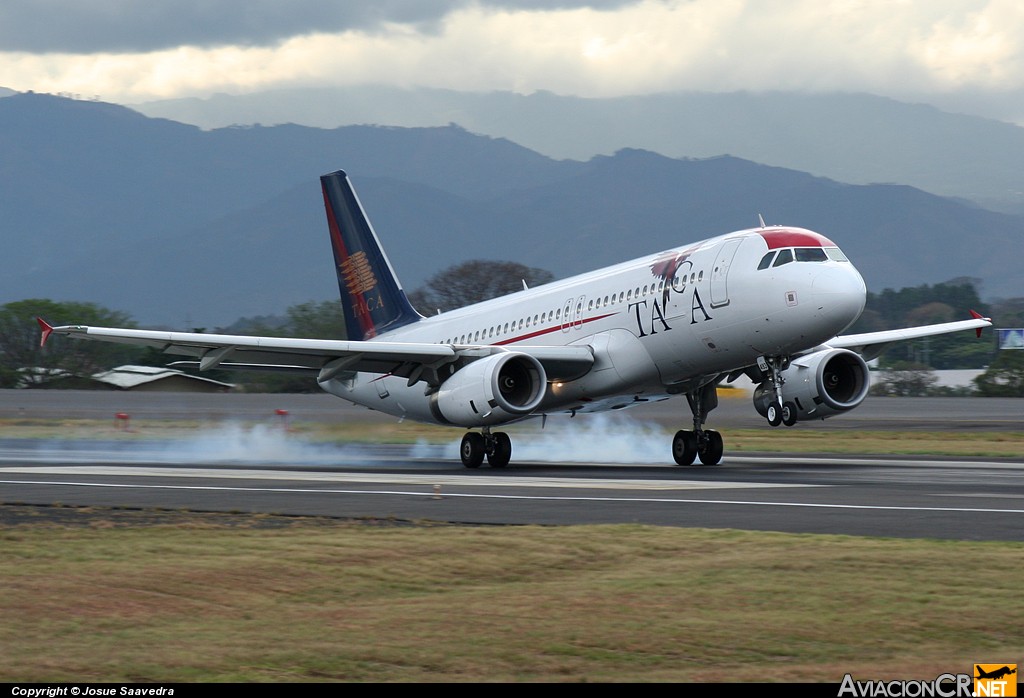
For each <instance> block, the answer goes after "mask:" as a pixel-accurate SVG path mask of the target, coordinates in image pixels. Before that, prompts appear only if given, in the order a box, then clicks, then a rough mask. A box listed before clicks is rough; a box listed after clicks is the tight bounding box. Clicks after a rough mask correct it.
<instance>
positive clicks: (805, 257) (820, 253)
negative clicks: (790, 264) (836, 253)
mask: <svg viewBox="0 0 1024 698" xmlns="http://www.w3.org/2000/svg"><path fill="white" fill-rule="evenodd" d="M794 252H796V261H798V262H825V261H828V255H826V254H825V250H823V249H821V248H820V247H798V248H796V250H794Z"/></svg>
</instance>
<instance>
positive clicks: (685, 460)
mask: <svg viewBox="0 0 1024 698" xmlns="http://www.w3.org/2000/svg"><path fill="white" fill-rule="evenodd" d="M672 457H673V458H674V459H675V461H676V465H693V461H694V459H695V458H696V457H697V435H696V434H694V433H693V432H692V431H685V430H680V431H677V432H676V435H675V437H674V438H673V439H672Z"/></svg>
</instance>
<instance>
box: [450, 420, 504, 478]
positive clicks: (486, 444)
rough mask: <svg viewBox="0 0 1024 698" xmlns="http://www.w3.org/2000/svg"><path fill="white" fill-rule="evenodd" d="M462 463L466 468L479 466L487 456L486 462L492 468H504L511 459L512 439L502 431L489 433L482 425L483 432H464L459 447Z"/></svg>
mask: <svg viewBox="0 0 1024 698" xmlns="http://www.w3.org/2000/svg"><path fill="white" fill-rule="evenodd" d="M459 456H460V457H461V458H462V464H463V465H464V466H466V467H467V468H479V467H480V465H481V464H483V462H484V456H486V457H487V464H488V465H490V466H491V467H492V468H504V467H505V466H506V465H508V462H509V461H510V460H512V439H510V438H509V437H508V434H506V433H505V432H503V431H498V432H495V433H493V434H492V433H491V430H490V429H489V428H487V427H484V429H483V433H482V434H478V433H476V432H475V431H470V432H466V435H465V436H463V437H462V445H461V447H460V448H459Z"/></svg>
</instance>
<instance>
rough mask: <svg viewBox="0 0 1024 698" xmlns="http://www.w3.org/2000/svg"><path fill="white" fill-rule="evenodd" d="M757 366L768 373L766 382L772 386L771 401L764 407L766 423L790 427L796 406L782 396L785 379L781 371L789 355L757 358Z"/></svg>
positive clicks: (795, 416)
mask: <svg viewBox="0 0 1024 698" xmlns="http://www.w3.org/2000/svg"><path fill="white" fill-rule="evenodd" d="M757 365H758V368H760V369H761V370H762V371H763V372H764V373H767V374H768V382H769V383H771V386H772V401H771V402H770V403H769V404H768V407H767V408H766V410H765V411H766V413H767V415H766V416H767V419H768V424H769V425H770V426H773V427H777V426H779V425H780V424H785V425H786V426H787V427H791V426H793V425H794V424H796V420H797V416H798V413H797V408H796V405H794V404H793V403H792V402H786V401H784V400H783V398H782V386H783V384H784V383H785V382H786V379H785V378H783V377H782V372H783V371H785V370H786V368H787V367H788V366H789V357H786V356H765V357H761V358H759V359H758V360H757Z"/></svg>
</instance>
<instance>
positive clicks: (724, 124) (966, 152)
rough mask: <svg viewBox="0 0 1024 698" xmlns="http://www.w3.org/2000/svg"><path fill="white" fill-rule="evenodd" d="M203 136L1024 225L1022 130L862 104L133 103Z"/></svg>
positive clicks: (384, 95) (545, 98) (333, 95)
mask: <svg viewBox="0 0 1024 698" xmlns="http://www.w3.org/2000/svg"><path fill="white" fill-rule="evenodd" d="M134 108H136V109H138V110H139V111H141V112H143V113H145V114H147V115H149V116H154V117H163V118H170V119H174V120H176V121H182V122H186V123H190V124H196V125H198V126H201V127H203V128H208V129H209V128H220V127H226V126H229V125H232V124H251V123H253V122H261V123H263V124H264V125H269V124H278V123H287V122H292V123H300V124H303V125H305V126H317V127H321V128H335V127H337V126H340V125H344V124H381V125H393V126H403V127H422V126H446V125H448V124H451V123H457V124H459V125H460V126H462V127H463V128H465V129H467V130H469V131H471V132H473V133H479V134H483V135H489V136H492V137H496V138H508V139H509V140H512V141H514V142H515V143H518V144H520V145H522V146H525V147H527V148H530V149H531V150H534V151H536V152H538V153H542V154H544V155H547V156H549V157H553V158H571V159H574V160H588V159H590V158H591V157H593V156H594V155H611V154H613V153H615V152H617V151H618V150H621V149H623V148H638V149H643V150H651V151H653V152H656V153H661V154H662V155H667V156H669V157H696V158H706V157H714V156H717V155H725V154H729V155H733V156H736V157H740V158H744V159H747V160H753V161H755V162H761V163H767V164H771V165H776V166H780V167H788V168H790V169H795V170H800V171H803V172H809V173H811V174H815V175H819V176H823V177H829V178H831V179H835V180H838V181H842V182H847V183H850V184H872V183H877V182H882V183H899V184H909V185H911V186H915V187H918V188H919V189H923V190H925V191H928V192H931V193H933V194H939V195H941V196H953V197H963V198H967V199H970V200H972V201H975V202H978V203H980V204H982V205H984V206H986V207H987V208H992V209H995V210H1002V211H1006V212H1011V213H1024V190H1022V188H1021V186H1020V163H1021V161H1022V159H1024V129H1022V128H1021V127H1020V126H1018V125H1015V124H1012V123H1005V122H1001V121H996V120H994V119H986V118H981V117H979V116H972V115H969V114H961V113H951V112H948V111H943V110H940V109H938V108H936V107H934V106H930V105H927V104H921V103H906V102H900V101H897V100H894V99H890V98H887V97H880V96H878V95H871V94H865V93H801V92H770V91H769V92H726V93H711V92H694V91H679V92H667V93H659V94H649V95H636V96H625V97H606V98H582V97H575V96H571V95H556V94H552V93H550V92H543V91H542V92H534V93H532V94H526V95H523V94H516V93H512V92H458V91H454V90H441V89H430V88H407V89H401V88H397V87H389V86H380V85H366V86H354V87H337V88H295V89H281V90H269V91H263V92H255V93H251V94H243V95H225V94H217V95H213V96H210V97H207V98H202V99H200V98H188V99H172V100H162V101H156V102H147V103H142V104H138V105H134Z"/></svg>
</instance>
